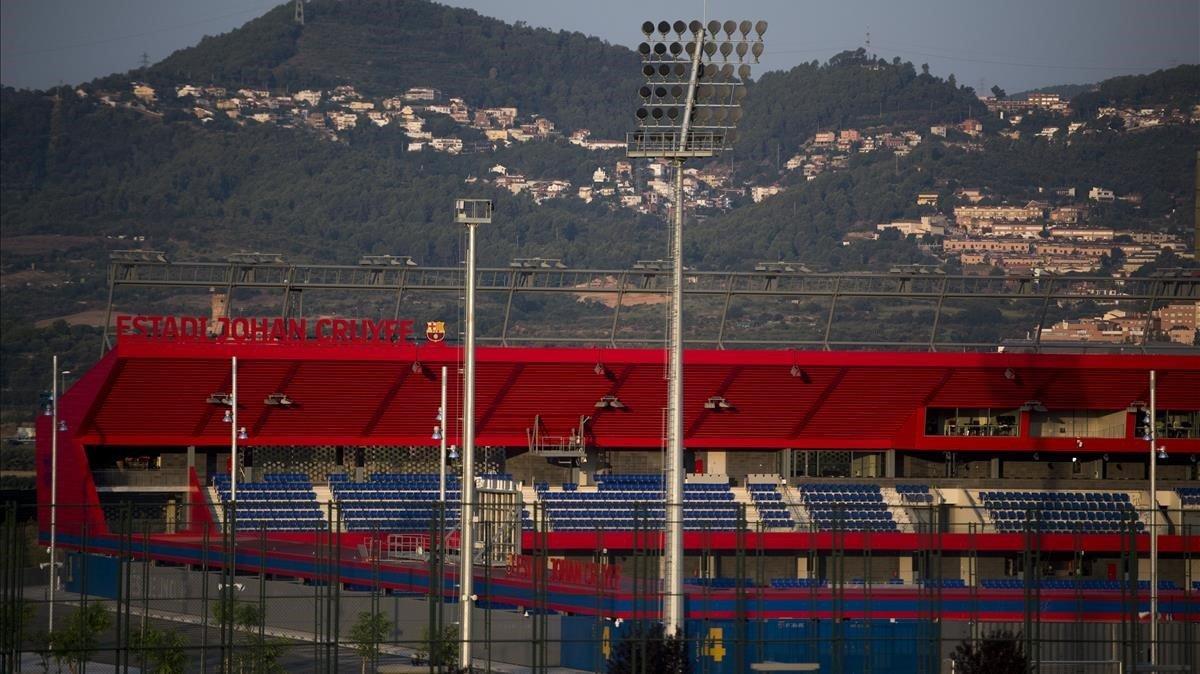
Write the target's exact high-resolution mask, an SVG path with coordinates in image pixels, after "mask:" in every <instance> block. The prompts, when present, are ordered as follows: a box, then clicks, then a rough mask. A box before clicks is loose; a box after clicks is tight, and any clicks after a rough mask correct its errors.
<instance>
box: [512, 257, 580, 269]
mask: <svg viewBox="0 0 1200 674" xmlns="http://www.w3.org/2000/svg"><path fill="white" fill-rule="evenodd" d="M508 266H510V267H514V268H517V269H566V268H567V265H565V264H563V261H562V260H560V259H558V258H545V257H518V258H515V259H514V260H513V261H512V262H509V263H508Z"/></svg>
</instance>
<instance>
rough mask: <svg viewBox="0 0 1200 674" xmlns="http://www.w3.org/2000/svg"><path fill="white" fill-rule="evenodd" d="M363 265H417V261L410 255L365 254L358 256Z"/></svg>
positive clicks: (360, 263) (359, 262)
mask: <svg viewBox="0 0 1200 674" xmlns="http://www.w3.org/2000/svg"><path fill="white" fill-rule="evenodd" d="M358 264H359V265H361V266H363V267H417V266H419V265H418V264H417V261H416V260H414V259H412V257H410V256H408V255H363V256H361V257H359V258H358Z"/></svg>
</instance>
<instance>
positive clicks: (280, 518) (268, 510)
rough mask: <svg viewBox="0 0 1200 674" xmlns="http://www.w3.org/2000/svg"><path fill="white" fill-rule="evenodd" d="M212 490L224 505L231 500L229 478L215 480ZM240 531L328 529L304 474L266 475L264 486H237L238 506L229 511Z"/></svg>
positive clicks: (223, 476)
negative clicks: (214, 489) (214, 490)
mask: <svg viewBox="0 0 1200 674" xmlns="http://www.w3.org/2000/svg"><path fill="white" fill-rule="evenodd" d="M213 486H214V487H216V489H217V494H218V495H219V496H220V498H221V501H222V502H223V503H226V504H228V503H229V501H230V497H231V496H232V484H231V480H230V477H229V476H228V475H215V476H213ZM224 517H225V518H226V521H228V519H229V518H232V519H233V521H234V522H235V526H236V528H237V530H238V531H256V530H262V529H267V530H269V531H312V530H316V529H324V528H326V522H325V516H324V514H323V513H322V511H321V507H320V506H319V505H318V504H317V495H316V494H315V493H314V492H313V489H312V483H311V482H309V481H308V476H306V475H303V474H298V473H297V474H293V473H285V474H277V475H270V474H268V475H265V476H264V477H263V481H262V482H238V486H237V506H236V509H235V510H232V511H230V510H229V509H226V511H225V512H224Z"/></svg>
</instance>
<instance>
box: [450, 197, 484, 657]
mask: <svg viewBox="0 0 1200 674" xmlns="http://www.w3.org/2000/svg"><path fill="white" fill-rule="evenodd" d="M454 221H455V222H457V223H458V224H460V225H466V226H467V269H466V286H467V292H466V305H467V306H466V312H465V313H466V320H465V325H464V328H465V329H464V330H463V332H464V333H465V334H464V341H465V344H464V347H463V432H462V443H463V465H462V490H461V491H460V492H459V495H460V499H461V504H462V505H461V507H460V515H461V517H462V524H461V527H460V529H459V538H458V560H459V576H460V578H461V580H460V581H459V582H460V583H461V584H462V597H463V598H464V599H466V598H467V597H470V596H472V594H471V589H472V588H473V587H474V585H475V574H474V572H473V571H472V568H473V564H474V559H475V524H476V523H475V281H476V279H475V258H476V257H477V256H476V248H475V230H477V229H479V225H486V224H490V223H491V222H492V202H491V200H490V199H455V200H454ZM474 604H475V602H474V601H463V602H461V605H460V606H459V625H460V628H459V629H460V630H461V632H460V634H459V636H460V637H461V641H460V642H459V649H458V665H459V667H460V668H462V669H470V668H471V636H472V635H471V632H472V630H471V627H472V618H471V613H472V609H473V607H474Z"/></svg>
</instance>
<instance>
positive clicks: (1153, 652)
mask: <svg viewBox="0 0 1200 674" xmlns="http://www.w3.org/2000/svg"><path fill="white" fill-rule="evenodd" d="M1155 388H1156V378H1155V371H1154V370H1150V421H1149V422H1148V423H1147V425H1146V437H1147V438H1149V439H1150V666H1151V667H1152V668H1153V667H1154V666H1155V665H1157V664H1158V447H1157V446H1156V445H1157V444H1158V428H1157V426H1158V416H1157V407H1156V402H1157V401H1156V400H1155Z"/></svg>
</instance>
